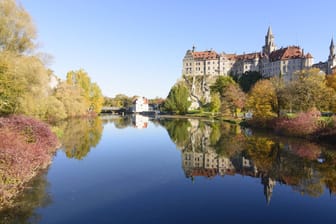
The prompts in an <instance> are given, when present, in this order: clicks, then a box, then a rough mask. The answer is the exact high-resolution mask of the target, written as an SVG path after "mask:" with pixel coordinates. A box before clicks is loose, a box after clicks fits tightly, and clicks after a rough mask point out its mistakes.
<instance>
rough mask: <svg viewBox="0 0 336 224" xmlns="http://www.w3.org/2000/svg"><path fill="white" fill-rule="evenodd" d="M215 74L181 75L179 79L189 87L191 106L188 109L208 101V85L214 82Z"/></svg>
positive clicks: (196, 107)
mask: <svg viewBox="0 0 336 224" xmlns="http://www.w3.org/2000/svg"><path fill="white" fill-rule="evenodd" d="M216 79H217V76H205V75H199V76H185V75H184V76H183V77H182V79H181V80H180V81H182V82H184V83H185V84H186V86H187V87H188V89H189V93H190V97H189V98H190V101H191V106H190V107H189V109H190V110H194V109H198V108H199V107H200V106H202V105H204V104H206V103H210V101H211V96H210V86H211V85H213V84H214V83H215V81H216Z"/></svg>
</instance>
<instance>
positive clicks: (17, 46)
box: [0, 0, 103, 121]
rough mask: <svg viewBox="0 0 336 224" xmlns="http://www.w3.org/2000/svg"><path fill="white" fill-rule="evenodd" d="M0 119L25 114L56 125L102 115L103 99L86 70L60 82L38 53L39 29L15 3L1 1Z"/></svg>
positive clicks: (73, 73)
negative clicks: (69, 120) (69, 118)
mask: <svg viewBox="0 0 336 224" xmlns="http://www.w3.org/2000/svg"><path fill="white" fill-rule="evenodd" d="M0 14H1V19H0V30H1V32H0V115H9V114H25V115H29V116H33V117H36V118H39V119H42V120H47V121H55V120H60V119H64V118H67V117H73V116H82V115H87V114H92V113H99V112H100V109H101V106H102V104H103V96H102V93H101V90H100V88H99V86H98V85H97V84H95V83H93V82H91V80H90V77H89V75H88V74H87V73H86V72H85V71H84V70H82V69H80V70H78V71H70V72H69V73H68V74H67V79H66V81H60V80H59V79H58V78H57V77H56V76H55V74H53V71H51V70H50V69H48V68H47V66H46V62H47V61H46V58H48V57H46V55H44V54H40V53H34V52H35V51H36V49H37V47H36V29H35V26H34V24H33V23H32V20H31V18H30V15H29V14H28V13H27V12H26V11H25V10H24V9H23V8H22V7H21V6H19V5H17V4H16V2H15V0H2V1H0Z"/></svg>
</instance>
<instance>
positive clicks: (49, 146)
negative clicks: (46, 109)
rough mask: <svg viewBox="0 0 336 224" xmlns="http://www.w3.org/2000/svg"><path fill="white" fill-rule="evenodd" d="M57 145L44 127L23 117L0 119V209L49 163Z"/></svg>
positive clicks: (45, 125) (49, 131)
mask: <svg viewBox="0 0 336 224" xmlns="http://www.w3.org/2000/svg"><path fill="white" fill-rule="evenodd" d="M57 145H58V141H57V137H56V135H55V134H53V133H52V132H51V130H50V128H49V126H48V125H47V124H44V123H42V122H40V121H38V120H36V119H33V118H29V117H25V116H10V117H2V118H0V164H1V166H0V210H1V209H2V208H3V207H4V206H10V205H11V203H12V202H13V199H14V198H15V196H16V195H17V194H18V192H20V191H21V190H22V189H23V187H24V184H25V183H26V182H28V181H29V180H30V179H31V178H32V177H34V176H35V175H36V174H37V173H38V171H39V170H40V169H43V168H46V167H47V166H48V165H49V164H50V162H51V159H52V156H53V153H54V152H55V150H56V147H57Z"/></svg>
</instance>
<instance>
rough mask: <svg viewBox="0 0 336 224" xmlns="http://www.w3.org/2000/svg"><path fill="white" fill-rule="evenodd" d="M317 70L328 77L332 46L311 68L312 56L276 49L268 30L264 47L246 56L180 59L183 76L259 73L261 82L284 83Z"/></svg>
mask: <svg viewBox="0 0 336 224" xmlns="http://www.w3.org/2000/svg"><path fill="white" fill-rule="evenodd" d="M311 67H318V68H320V69H321V70H322V71H324V72H325V73H326V74H330V73H331V71H332V69H333V68H335V67H336V56H335V46H334V43H333V40H332V41H331V44H330V55H329V58H328V61H326V62H320V63H318V64H315V65H314V64H313V56H312V55H311V54H310V53H305V52H304V50H303V49H301V48H300V47H299V46H288V47H285V48H280V49H277V47H276V45H275V42H274V35H273V33H272V30H271V27H269V28H268V31H267V34H266V36H265V45H264V46H263V47H262V50H261V51H259V52H254V53H248V54H241V55H237V54H227V53H224V52H223V53H217V52H216V51H214V50H210V51H195V47H193V48H192V50H188V51H187V52H186V54H185V56H184V58H183V71H182V74H183V75H185V76H219V75H233V76H240V75H242V74H244V73H245V72H248V71H256V72H260V73H261V75H262V76H263V77H265V78H267V77H273V76H281V77H283V78H284V80H292V78H293V77H292V76H293V73H294V72H295V71H298V70H303V69H308V68H311Z"/></svg>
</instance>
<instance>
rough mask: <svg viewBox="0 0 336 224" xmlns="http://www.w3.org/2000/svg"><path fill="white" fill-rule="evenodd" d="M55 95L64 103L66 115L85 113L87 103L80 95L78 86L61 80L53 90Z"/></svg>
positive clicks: (74, 115) (73, 115) (72, 115)
mask: <svg viewBox="0 0 336 224" xmlns="http://www.w3.org/2000/svg"><path fill="white" fill-rule="evenodd" d="M55 97H56V98H57V99H58V100H59V101H60V102H62V104H63V105H64V109H65V112H66V114H67V117H76V116H82V115H85V114H86V113H87V108H88V107H89V105H88V102H87V100H86V99H85V98H84V97H83V96H82V95H81V90H80V88H79V87H77V86H72V85H69V84H68V83H66V82H62V83H60V84H59V85H58V87H57V88H56V90H55Z"/></svg>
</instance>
